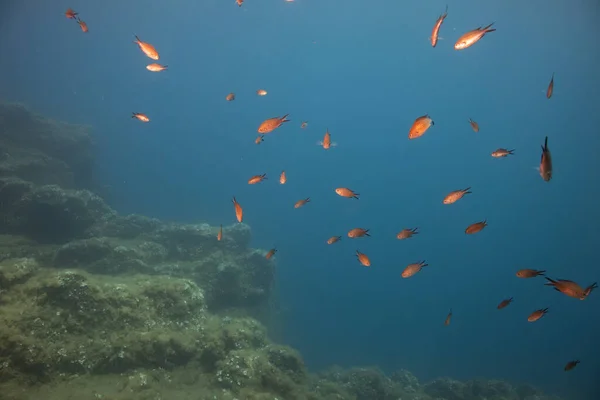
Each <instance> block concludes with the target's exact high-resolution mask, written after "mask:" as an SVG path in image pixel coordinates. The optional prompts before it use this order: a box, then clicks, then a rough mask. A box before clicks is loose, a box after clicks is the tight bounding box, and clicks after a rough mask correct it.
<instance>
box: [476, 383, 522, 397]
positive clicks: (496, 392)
mask: <svg viewBox="0 0 600 400" xmlns="http://www.w3.org/2000/svg"><path fill="white" fill-rule="evenodd" d="M465 386H466V387H465V390H464V393H465V397H466V398H467V399H480V398H485V399H488V400H519V396H518V394H517V392H516V391H515V390H514V389H513V388H512V386H511V385H510V384H509V383H508V382H505V381H500V380H493V379H492V380H487V379H473V380H470V381H467V382H466V383H465Z"/></svg>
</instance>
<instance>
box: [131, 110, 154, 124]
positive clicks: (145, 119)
mask: <svg viewBox="0 0 600 400" xmlns="http://www.w3.org/2000/svg"><path fill="white" fill-rule="evenodd" d="M132 114H133V115H132V116H131V118H137V119H139V120H140V121H142V122H150V118H148V116H147V115H146V114H142V113H135V112H134V113H132Z"/></svg>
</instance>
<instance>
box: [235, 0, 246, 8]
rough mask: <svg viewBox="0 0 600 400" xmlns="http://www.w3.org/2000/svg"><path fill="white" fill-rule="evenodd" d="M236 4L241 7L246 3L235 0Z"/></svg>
mask: <svg viewBox="0 0 600 400" xmlns="http://www.w3.org/2000/svg"><path fill="white" fill-rule="evenodd" d="M235 3H236V4H237V5H238V6H240V7H241V6H242V4H243V3H244V0H235Z"/></svg>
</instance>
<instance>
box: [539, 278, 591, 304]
mask: <svg viewBox="0 0 600 400" xmlns="http://www.w3.org/2000/svg"><path fill="white" fill-rule="evenodd" d="M546 280H547V281H548V283H545V284H544V286H552V287H554V290H556V291H559V292H561V293H562V294H565V295H567V296H569V297H574V298H576V299H579V300H585V298H586V297H587V296H588V294H590V292H591V291H592V289H590V288H592V287H593V286H594V285H595V284H592V285H591V286H589V287H588V288H586V289H584V288H582V287H581V286H579V285H578V284H577V283H575V282H573V281H569V280H567V279H557V280H554V279H550V278H548V277H546Z"/></svg>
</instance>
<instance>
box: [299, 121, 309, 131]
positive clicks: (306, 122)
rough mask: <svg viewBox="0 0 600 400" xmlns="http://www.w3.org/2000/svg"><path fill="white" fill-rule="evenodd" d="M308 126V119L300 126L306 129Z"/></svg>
mask: <svg viewBox="0 0 600 400" xmlns="http://www.w3.org/2000/svg"><path fill="white" fill-rule="evenodd" d="M307 126H308V121H304V122H302V123H301V124H300V128H302V129H304V128H306V127H307Z"/></svg>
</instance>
